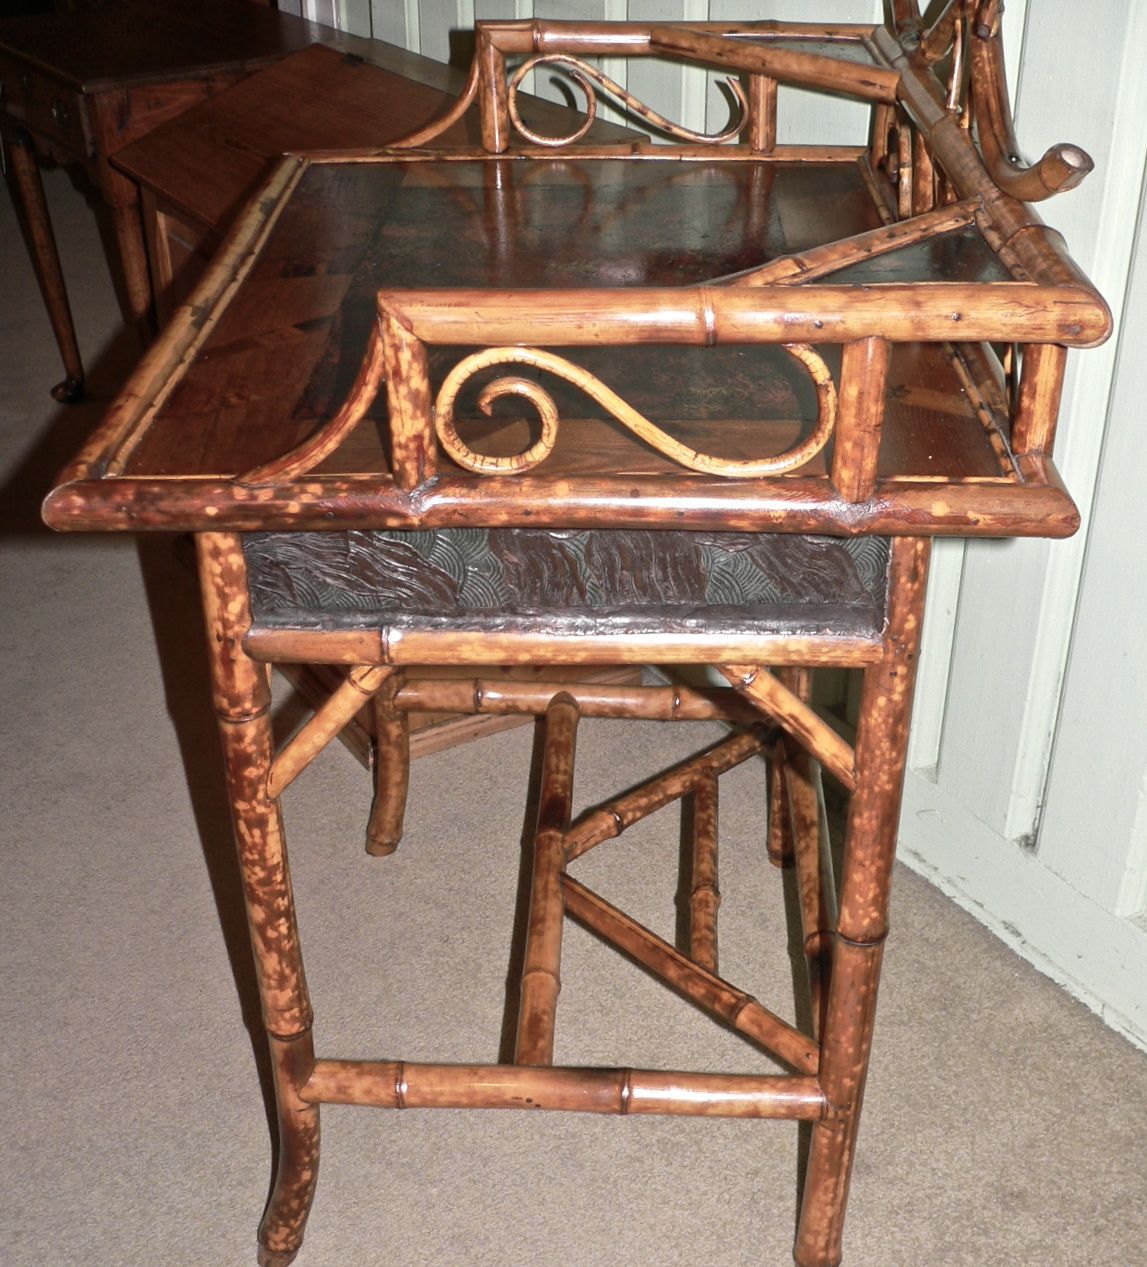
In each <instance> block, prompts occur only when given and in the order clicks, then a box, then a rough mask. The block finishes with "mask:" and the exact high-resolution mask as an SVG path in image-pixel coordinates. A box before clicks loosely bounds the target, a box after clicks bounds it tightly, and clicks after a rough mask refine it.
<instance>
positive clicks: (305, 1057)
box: [196, 533, 319, 1267]
mask: <svg viewBox="0 0 1147 1267" xmlns="http://www.w3.org/2000/svg"><path fill="white" fill-rule="evenodd" d="M196 552H197V555H198V560H199V579H200V586H201V590H202V595H203V607H204V614H205V617H206V623H207V643H208V648H209V652H210V656H211V677H212V693H213V697H214V702H215V710H216V714H217V716H218V719H219V732H220V738H221V741H222V746H223V763H224V769H225V772H226V777H227V791H228V797H229V800H230V804H231V817H232V823H233V825H234V830H235V841H236V845H237V847H238V853H239V874H240V879H241V882H242V888H243V900H244V904H245V906H246V909H247V924H248V928H249V930H250V934H251V947H252V951H253V953H254V957H255V976H256V980H257V981H258V985H259V998H260V1002H261V1005H262V1012H263V1023H264V1025H265V1027H266V1030H267V1033H268V1035H269V1036H270V1038H271V1040H272V1041H271V1056H272V1067H273V1069H274V1074H275V1100H276V1105H277V1109H278V1115H279V1123H280V1137H279V1159H278V1165H277V1169H276V1172H275V1187H274V1191H273V1193H272V1196H271V1200H270V1202H269V1203H268V1205H267V1209H266V1212H265V1213H264V1216H263V1222H262V1225H261V1228H260V1232H259V1237H260V1243H261V1245H262V1251H261V1252H262V1255H263V1259H264V1262H265V1264H266V1267H285V1265H286V1264H287V1263H289V1262H290V1260H291V1258H292V1257H293V1256H294V1254H295V1252H296V1251H297V1249H298V1247H299V1244H300V1243H301V1241H302V1236H303V1223H304V1221H305V1219H306V1214H307V1210H308V1209H309V1207H310V1203H311V1198H312V1196H313V1195H314V1188H315V1181H316V1177H317V1172H318V1162H319V1124H318V1110H317V1109H316V1108H315V1107H314V1106H313V1105H305V1104H303V1103H301V1101H300V1100H299V1099H298V1095H297V1090H298V1088H299V1087H300V1086H301V1085H302V1083H303V1082H304V1081H305V1080H306V1078H307V1077H309V1076H310V1062H311V1058H312V1053H311V1047H310V1029H311V1021H312V1013H311V1004H310V999H309V997H308V994H307V986H306V979H305V977H304V974H303V960H302V952H301V950H300V947H299V933H298V926H297V924H296V921H295V908H294V901H293V898H292V895H291V876H290V869H289V866H288V862H287V846H286V840H285V838H284V835H283V824H282V819H281V816H280V812H279V803H278V801H277V800H275V799H274V798H273V797H272V796H270V795H269V793H268V792H267V776H268V773H269V771H270V768H271V758H272V753H273V743H274V741H273V738H272V735H271V718H270V709H271V692H270V685H269V681H268V671H267V670H266V669H265V668H264V667H262V666H261V665H258V664H256V663H255V662H254V661H252V660H251V659H250V658H249V657H248V656H247V654H246V653H245V651H244V650H243V635H244V634H245V633H246V631H247V628H248V626H249V625H250V622H251V611H250V605H249V601H248V597H247V570H246V564H245V562H244V558H243V547H242V544H241V542H240V539H239V537H238V536H236V535H234V534H232V533H200V534H198V535H197V536H196Z"/></svg>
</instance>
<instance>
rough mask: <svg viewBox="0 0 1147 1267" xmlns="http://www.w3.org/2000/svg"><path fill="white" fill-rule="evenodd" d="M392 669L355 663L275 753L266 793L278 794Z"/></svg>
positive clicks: (290, 782)
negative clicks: (332, 690)
mask: <svg viewBox="0 0 1147 1267" xmlns="http://www.w3.org/2000/svg"><path fill="white" fill-rule="evenodd" d="M393 672H394V670H393V669H392V668H390V667H388V666H387V665H373V666H372V665H358V666H357V667H356V668H353V669H351V671H350V673H349V674H347V678H346V681H345V682H343V683H342V684H341V685H340V686H339V687H338V689H337V690H336V691H334V692H333V694H332V695H331V697H330V698H329V699H328V700H327V701H326V703H325V704H323V705H322V707H321V708H319V709H317V710H316V711H315V713H314V714H313V716H311V717H310V718H309V719H308V720H307V722H306V724H305V725H304V726H303V727H302V729H301V730H300V731H299V733H298V734H297V735H296V736H295V737H294V738H293V739H292V740H291V741H290V743H288V744H287V745H286V747H285V748H284V749H283V750H282V751H281V752H280V753H279V755H278V756H277V757H276V758H275V760H274V762H273V763H272V765H271V771H270V773H269V774H268V775H267V795H268V796H270V797H272V798H274V797H278V796H281V795H282V794H283V792H284V791H285V790H286V789H287V788H288V787H290V785H291V784H292V783H293V782H294V780H295V779H296V778H298V776H299V775H300V774H301V773H302V772H303V771H304V770H305V769H306V768H307V766H309V765H310V764H311V762H312V761H313V760H314V759H315V758H316V757H317V756H318V755H319V753H320V752H322V751H323V749H324V748H325V747H326V746H327V744H329V743H330V742H331V740H332V739H334V738H335V736H336V735H338V733H339V731H341V730H342V729H343V727H344V726H346V724H347V723H348V722H349V721H350V720H351V719H352V718H353V717H354V716H355V715H356V714H357V713H358V712H359V711H360V710H361V709H362V707H363V706H364V705H365V704H366V703H367V702H368V701H369V700H370V699H371V697H372V696H373V695H374V693H375V692H376V691H377V690H378V689H379V688H380V687H381V686H382V684H383V683H384V682H385V681H386V679H387V678H388V677H390V675H391V674H392V673H393Z"/></svg>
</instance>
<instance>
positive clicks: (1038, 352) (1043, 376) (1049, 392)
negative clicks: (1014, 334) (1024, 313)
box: [1012, 343, 1067, 453]
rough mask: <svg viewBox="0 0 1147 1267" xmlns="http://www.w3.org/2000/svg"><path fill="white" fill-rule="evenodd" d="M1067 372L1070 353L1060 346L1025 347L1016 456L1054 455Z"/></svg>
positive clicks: (1014, 442)
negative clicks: (1065, 373) (1052, 453)
mask: <svg viewBox="0 0 1147 1267" xmlns="http://www.w3.org/2000/svg"><path fill="white" fill-rule="evenodd" d="M1066 369H1067V349H1066V348H1063V347H1060V346H1059V344H1055V343H1029V344H1027V345H1026V346H1025V347H1024V358H1023V368H1022V369H1021V371H1020V391H1019V400H1018V401H1017V402H1016V411H1015V419H1014V421H1013V422H1012V448H1013V450H1014V451H1015V452H1016V453H1050V452H1051V451H1052V446H1053V445H1054V443H1055V425H1056V419H1057V418H1058V417H1059V398H1060V396H1061V395H1062V393H1063V376H1064V371H1065V370H1066Z"/></svg>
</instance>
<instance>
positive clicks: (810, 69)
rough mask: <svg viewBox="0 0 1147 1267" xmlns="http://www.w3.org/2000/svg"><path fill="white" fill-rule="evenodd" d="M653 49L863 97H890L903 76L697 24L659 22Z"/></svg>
mask: <svg viewBox="0 0 1147 1267" xmlns="http://www.w3.org/2000/svg"><path fill="white" fill-rule="evenodd" d="M650 48H651V51H653V52H654V53H661V54H665V53H673V54H676V55H677V56H685V57H689V58H691V59H692V60H694V61H700V62H707V63H711V64H713V65H717V66H728V67H730V68H731V69H733V70H740V71H748V72H749V73H751V74H759V75H768V76H769V77H770V78H771V79H776V80H778V81H779V82H780V83H784V84H796V85H798V86H802V87H808V88H822V89H828V90H829V91H830V92H840V93H847V94H849V95H850V96H854V97H860V98H862V99H863V100H865V101H892V100H894V99H895V96H896V86H897V83H898V82H899V76H898V75H896V74H895V73H894V72H893V71H890V70H887V69H886V68H885V67H883V66H879V67H878V66H865V65H862V64H860V63H858V62H846V61H843V60H840V59H838V58H834V57H824V56H822V55H821V54H818V53H806V52H797V51H794V50H793V49H791V48H778V47H774V46H773V45H772V44H770V43H769V42H768V41H761V42H757V41H752V42H746V41H744V40H730V39H726V38H724V37H723V36H721V35H717V34H715V33H710V32H707V31H702V30H700V29H699V28H697V27H694V26H688V27H684V26H668V25H665V26H655V27H653V28H652V30H651V31H650Z"/></svg>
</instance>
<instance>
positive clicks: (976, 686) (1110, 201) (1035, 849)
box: [280, 0, 1147, 1047]
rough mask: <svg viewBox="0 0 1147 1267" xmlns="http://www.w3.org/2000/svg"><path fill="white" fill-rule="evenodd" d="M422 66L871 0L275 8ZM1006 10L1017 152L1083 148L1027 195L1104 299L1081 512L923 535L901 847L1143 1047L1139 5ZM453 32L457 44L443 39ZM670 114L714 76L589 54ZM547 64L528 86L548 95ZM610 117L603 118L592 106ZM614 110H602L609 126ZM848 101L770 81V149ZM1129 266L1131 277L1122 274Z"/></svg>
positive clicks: (873, 11)
mask: <svg viewBox="0 0 1147 1267" xmlns="http://www.w3.org/2000/svg"><path fill="white" fill-rule="evenodd" d="M280 4H281V7H283V8H289V9H291V11H293V12H303V13H304V14H305V15H306V16H309V17H313V18H315V19H316V20H319V21H324V22H327V23H329V24H331V25H337V26H340V27H342V28H343V29H345V30H349V31H352V32H354V33H355V34H359V35H373V36H374V37H375V38H378V39H383V40H387V41H389V42H391V43H395V44H399V45H402V46H404V47H406V48H409V49H412V50H414V51H416V52H421V53H423V54H425V55H427V56H430V57H435V58H438V59H440V60H444V61H445V60H449V59H450V58H451V53H452V52H453V53H454V55H455V56H454V60H456V61H458V60H459V56H458V54H459V52H460V46H459V45H458V40H459V37H463V38H464V35H465V33H466V32H467V31H468V30H469V29H470V28H471V26H472V24H473V22H474V20H475V19H476V18H515V17H516V18H527V17H535V16H536V17H550V18H566V19H583V20H602V19H615V20H617V19H626V18H631V19H635V20H647V19H661V20H671V19H686V20H692V21H703V20H707V19H711V20H716V21H722V20H752V19H761V18H773V19H782V20H784V19H788V20H805V21H807V20H809V19H810V18H815V19H816V20H823V21H829V22H875V21H879V20H880V19H881V17H882V11H883V5H882V3H881V0H280ZM1078 15H1079V7H1078V5H1077V4H1076V3H1075V0H1009V3H1008V6H1007V16H1006V21H1005V32H1006V39H1007V66H1008V77H1009V82H1010V84H1012V85H1013V98H1014V100H1015V105H1016V119H1017V130H1018V132H1019V137H1020V142H1021V144H1022V145H1024V146H1025V147H1026V151H1027V153H1028V154H1029V156H1031V155H1038V154H1040V153H1042V152H1043V150H1044V149H1045V148H1046V147H1047V146H1049V145H1051V144H1052V143H1054V142H1056V141H1061V140H1070V141H1075V142H1077V143H1080V144H1082V145H1083V146H1084V148H1085V149H1087V150H1089V151H1090V152H1091V154H1092V156H1093V157H1094V158H1095V160H1096V167H1097V170H1096V172H1095V173H1094V174H1093V175H1092V176H1091V177H1090V178H1089V180H1088V181H1087V182H1086V183H1085V184H1084V186H1083V187H1082V189H1080V190H1078V191H1076V192H1074V193H1072V194H1069V195H1066V196H1064V197H1062V198H1059V199H1055V200H1053V201H1052V202H1051V203H1050V204H1045V205H1044V208H1043V213H1044V215H1045V218H1047V219H1048V221H1049V222H1050V223H1051V224H1053V225H1054V226H1055V227H1057V228H1060V229H1061V230H1062V231H1063V232H1064V233H1065V235H1066V237H1067V239H1068V241H1069V242H1070V243H1071V245H1072V249H1073V251H1074V253H1075V255H1076V258H1077V259H1078V260H1079V262H1080V263H1081V264H1082V265H1083V267H1084V268H1085V269H1086V270H1088V271H1089V272H1090V273H1091V275H1092V276H1093V277H1094V279H1095V281H1096V283H1097V284H1098V285H1099V287H1100V289H1101V290H1102V291H1103V292H1104V294H1105V295H1106V296H1107V298H1108V300H1109V302H1110V303H1111V305H1112V308H1113V311H1114V312H1115V315H1116V318H1117V323H1118V329H1117V335H1116V337H1115V338H1114V339H1113V340H1112V341H1111V342H1110V343H1109V344H1108V345H1107V346H1106V347H1105V348H1103V349H1101V350H1099V351H1093V352H1088V353H1076V354H1073V355H1072V357H1071V358H1070V361H1069V372H1068V380H1067V384H1066V389H1065V394H1064V409H1063V415H1062V418H1061V424H1060V440H1059V443H1058V445H1057V460H1058V462H1059V465H1060V469H1061V471H1062V472H1063V474H1064V476H1065V478H1066V481H1067V484H1068V486H1069V487H1070V488H1071V489H1072V491H1073V493H1074V495H1075V496H1076V499H1077V501H1078V502H1079V505H1080V508H1081V510H1082V511H1083V515H1084V527H1083V529H1082V530H1081V532H1080V533H1079V534H1078V536H1077V537H1076V538H1074V539H1073V540H1072V541H1069V542H1055V543H1048V542H1040V541H1022V542H1021V541H1015V542H983V541H980V542H974V543H971V544H969V545H967V546H965V545H964V544H963V543H962V542H957V541H941V542H938V543H937V544H936V548H935V553H934V563H933V571H932V579H931V583H930V587H929V617H928V622H927V628H926V633H925V639H924V648H923V654H922V660H921V667H920V685H919V688H918V692H917V706H916V718H915V722H914V728H913V738H912V746H911V753H910V767H911V768H910V772H909V777H908V783H907V787H906V791H905V811H904V816H903V821H902V827H901V856H902V857H903V858H904V859H905V861H906V862H907V863H908V864H909V865H910V866H912V867H914V868H916V869H917V870H920V871H921V872H923V873H924V874H927V875H928V876H929V877H930V878H932V879H933V880H934V881H935V883H937V884H938V885H939V886H940V887H941V888H942V889H943V890H944V891H945V892H946V893H948V894H950V895H951V896H952V897H953V898H954V899H955V900H956V901H957V902H959V903H960V904H961V905H962V906H964V907H965V908H967V909H968V910H970V911H971V912H972V913H973V914H974V915H975V916H976V917H977V918H978V919H980V920H982V921H983V922H984V923H985V924H987V925H988V926H989V927H991V928H992V929H993V930H994V931H995V932H997V933H998V935H999V936H1001V937H1002V938H1004V939H1005V940H1006V941H1008V942H1009V943H1010V944H1012V945H1013V946H1014V947H1015V948H1016V950H1017V951H1018V952H1019V953H1020V954H1021V955H1023V956H1024V957H1025V958H1027V959H1029V960H1030V961H1032V962H1033V963H1035V964H1036V965H1037V966H1039V967H1040V968H1041V969H1043V970H1044V971H1045V972H1047V973H1048V974H1049V975H1050V976H1052V977H1053V978H1055V979H1056V980H1058V981H1060V982H1062V983H1063V984H1064V985H1065V986H1066V987H1067V988H1068V989H1070V990H1071V991H1072V992H1073V993H1074V994H1076V995H1077V996H1078V997H1079V998H1081V999H1083V1000H1084V1001H1085V1002H1087V1003H1088V1004H1089V1006H1091V1007H1093V1008H1094V1009H1095V1010H1096V1011H1097V1012H1099V1013H1100V1014H1101V1015H1103V1016H1104V1018H1105V1019H1106V1020H1107V1021H1108V1022H1109V1023H1110V1024H1111V1025H1112V1026H1114V1027H1115V1028H1117V1029H1119V1030H1121V1031H1122V1032H1123V1033H1125V1034H1127V1035H1128V1036H1129V1037H1130V1038H1131V1039H1132V1040H1133V1041H1135V1042H1137V1043H1139V1044H1141V1045H1143V1046H1144V1047H1147V726H1145V725H1144V722H1143V718H1144V717H1145V716H1147V671H1145V669H1144V665H1145V664H1147V545H1144V543H1143V533H1142V531H1141V530H1140V531H1139V532H1136V530H1135V529H1133V528H1129V525H1130V524H1131V523H1133V522H1134V520H1135V518H1136V517H1137V516H1136V511H1137V508H1138V506H1139V504H1140V503H1141V500H1142V495H1141V490H1142V488H1143V487H1144V484H1145V482H1147V461H1145V458H1144V454H1145V452H1147V450H1145V446H1144V445H1143V443H1142V432H1141V428H1140V427H1139V426H1138V423H1137V415H1138V413H1139V412H1141V410H1142V402H1143V400H1144V399H1147V382H1145V381H1144V366H1145V364H1147V362H1145V358H1144V357H1143V355H1142V351H1141V349H1142V346H1143V341H1144V339H1145V338H1147V210H1145V209H1144V198H1147V192H1145V190H1147V76H1145V75H1144V74H1143V72H1142V67H1143V66H1144V65H1147V3H1136V4H1132V5H1127V4H1125V3H1123V2H1122V0H1093V2H1092V3H1090V4H1089V5H1088V6H1087V22H1086V29H1085V30H1084V31H1083V32H1082V33H1081V32H1080V28H1079V26H1078ZM451 32H454V33H455V35H454V40H453V41H452V39H451ZM603 69H604V70H605V71H606V73H608V74H610V75H612V76H613V78H614V79H616V80H618V81H619V82H621V83H622V84H625V85H626V86H627V87H628V88H629V89H630V90H631V91H633V92H634V93H636V94H637V95H638V96H640V97H641V98H642V99H643V100H645V101H647V102H648V103H649V104H650V105H652V106H653V107H654V108H655V109H657V110H659V111H660V112H661V113H663V114H664V115H666V116H667V117H668V118H671V119H674V120H676V121H678V122H681V123H683V124H684V125H686V126H687V127H691V128H694V129H697V130H706V131H710V132H715V131H718V130H720V129H721V128H722V127H723V126H724V125H725V123H726V122H727V120H728V105H727V103H726V101H725V100H724V98H723V96H722V94H721V93H720V91H719V90H718V88H717V86H716V81H717V79H718V78H719V76H718V75H716V74H714V73H708V72H705V71H701V70H695V69H690V70H686V69H683V68H681V67H676V66H672V65H667V64H659V63H654V62H651V61H644V60H641V59H636V60H635V61H634V62H633V63H632V64H631V65H629V66H628V67H627V66H626V65H625V63H624V62H618V61H616V60H613V59H610V60H608V61H607V62H606V63H605V64H604V65H603ZM543 79H545V77H544V76H539V77H538V81H537V82H535V83H534V84H533V85H532V90H533V91H535V92H539V93H543V94H546V95H553V96H559V94H558V92H557V91H556V90H555V89H554V88H553V86H552V84H551V83H549V82H543ZM602 113H603V114H604V115H605V116H606V117H611V116H610V115H609V114H608V112H607V111H604V110H603V112H602ZM612 117H616V116H615V115H614V116H612ZM866 124H867V110H866V108H865V107H863V106H861V105H859V104H858V103H855V102H850V101H847V100H844V99H842V98H830V97H824V96H820V95H817V94H812V93H804V92H800V91H798V90H793V89H785V88H782V90H781V104H780V115H779V135H780V139H781V140H782V141H783V142H795V143H805V142H811V143H815V142H817V141H823V140H829V139H831V140H835V141H840V140H850V141H855V142H860V141H862V140H863V139H864V138H865V134H866ZM1133 265H1135V267H1134V268H1133Z"/></svg>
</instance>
